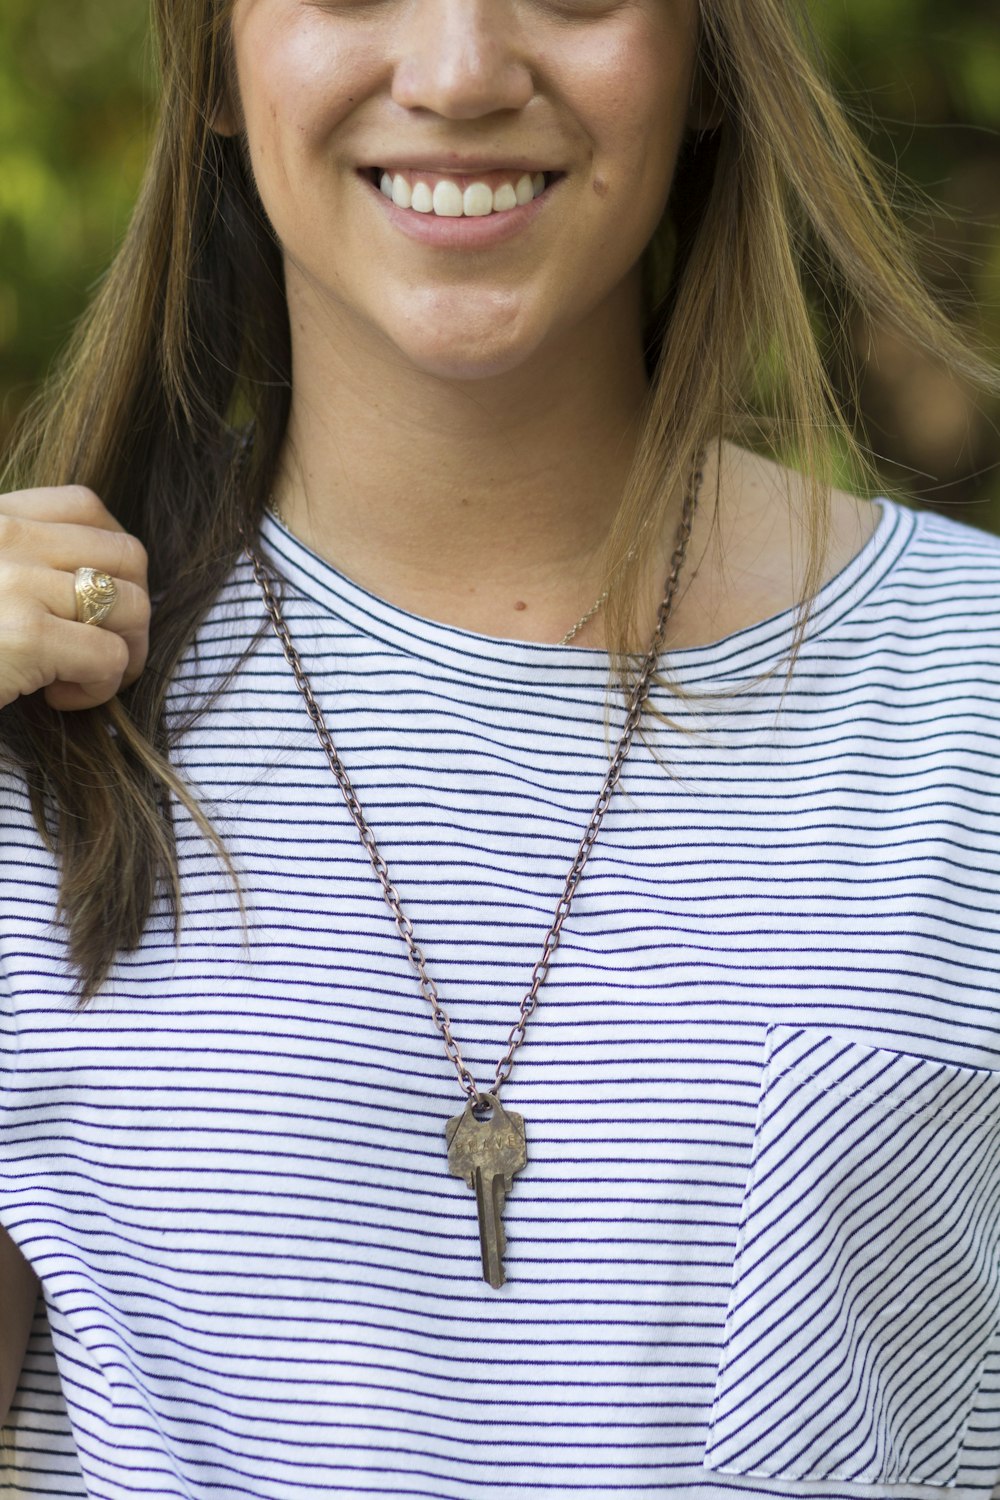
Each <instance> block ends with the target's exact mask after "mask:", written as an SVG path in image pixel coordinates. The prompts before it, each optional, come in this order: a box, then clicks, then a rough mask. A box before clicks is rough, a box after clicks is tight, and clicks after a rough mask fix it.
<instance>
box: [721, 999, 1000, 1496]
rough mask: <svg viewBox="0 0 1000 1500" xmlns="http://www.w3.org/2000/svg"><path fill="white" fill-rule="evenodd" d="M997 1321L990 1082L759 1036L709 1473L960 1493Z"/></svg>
mask: <svg viewBox="0 0 1000 1500" xmlns="http://www.w3.org/2000/svg"><path fill="white" fill-rule="evenodd" d="M998 1326H1000V1073H996V1072H992V1071H986V1070H978V1069H971V1068H959V1067H953V1066H950V1065H947V1064H943V1063H935V1062H929V1061H927V1060H926V1059H923V1058H918V1057H911V1056H908V1055H905V1054H901V1053H898V1052H887V1051H882V1050H880V1049H878V1048H873V1047H867V1046H864V1045H863V1044H861V1043H858V1042H853V1041H847V1040H845V1039H844V1038H842V1037H836V1036H830V1035H828V1034H827V1033H825V1032H823V1031H820V1030H817V1029H815V1028H812V1027H791V1026H773V1027H770V1028H769V1029H768V1034H767V1054H766V1066H765V1071H764V1079H763V1084H762V1088H761V1096H760V1105H759V1110H758V1116H757V1128H756V1133H755V1138H754V1145H753V1154H752V1159H751V1166H750V1174H749V1178H748V1182H747V1186H746V1191H745V1195H744V1200H743V1208H742V1213H741V1216H740V1224H739V1233H738V1239H737V1248H736V1256H735V1260H734V1263H733V1278H732V1289H731V1294H730V1301H729V1309H728V1313H727V1317H726V1327H725V1337H724V1344H723V1350H722V1356H721V1360H720V1366H719V1374H718V1382H717V1386H716V1393H715V1400H714V1404H713V1408H712V1417H711V1423H710V1429H709V1437H708V1443H707V1447H706V1451H705V1460H704V1461H705V1465H706V1467H707V1468H710V1469H715V1470H719V1471H721V1472H724V1473H729V1474H746V1475H757V1476H762V1477H768V1478H780V1479H788V1480H820V1481H822V1480H840V1481H848V1482H854V1483H858V1484H876V1483H882V1484H892V1483H905V1482H909V1483H921V1484H933V1485H945V1486H946V1485H954V1484H955V1483H956V1479H957V1476H958V1473H959V1470H960V1466H961V1460H962V1446H963V1439H964V1435H965V1430H966V1427H967V1425H968V1423H969V1419H970V1416H971V1414H972V1412H973V1410H974V1408H975V1405H976V1397H977V1392H978V1388H979V1384H980V1381H981V1379H982V1376H983V1371H984V1366H985V1363H986V1359H987V1355H988V1351H989V1346H990V1342H991V1338H992V1337H993V1335H994V1334H995V1331H996V1329H997V1327H998Z"/></svg>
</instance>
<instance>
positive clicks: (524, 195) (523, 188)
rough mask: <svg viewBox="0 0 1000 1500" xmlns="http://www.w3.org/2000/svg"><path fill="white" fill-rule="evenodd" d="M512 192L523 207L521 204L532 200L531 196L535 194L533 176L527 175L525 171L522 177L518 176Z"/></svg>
mask: <svg viewBox="0 0 1000 1500" xmlns="http://www.w3.org/2000/svg"><path fill="white" fill-rule="evenodd" d="M514 193H515V196H516V197H517V201H518V203H519V204H520V205H521V206H522V207H523V205H524V204H525V203H530V202H531V200H532V198H533V197H534V196H535V181H534V178H533V177H529V176H528V173H527V172H525V174H524V176H523V177H519V178H518V179H517V183H516V184H515V187H514Z"/></svg>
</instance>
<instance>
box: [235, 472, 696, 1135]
mask: <svg viewBox="0 0 1000 1500" xmlns="http://www.w3.org/2000/svg"><path fill="white" fill-rule="evenodd" d="M703 466H704V454H701V455H700V456H699V459H698V462H697V464H696V466H695V469H694V472H693V474H692V476H691V480H690V483H689V485H688V489H687V492H686V494H685V496H684V506H683V509H682V511H681V519H680V524H679V525H678V528H677V535H676V539H675V542H674V551H673V555H672V557H671V560H670V572H669V574H668V576H667V583H666V591H665V593H664V596H663V601H662V603H661V604H660V608H659V612H658V614H657V617H656V629H655V630H654V632H653V638H652V641H651V642H650V646H649V650H648V651H647V653H646V656H645V659H644V661H643V665H642V670H641V671H640V673H639V677H638V678H637V680H636V683H635V686H634V688H633V690H632V693H631V696H630V698H629V700H628V709H627V712H626V715H625V725H624V728H623V729H622V733H621V738H620V739H619V741H618V746H617V749H616V750H615V753H614V755H613V756H612V758H611V763H610V765H609V767H608V774H607V776H606V777H605V779H604V785H603V786H602V788H601V791H600V795H599V796H598V799H597V802H596V804H595V807H594V811H593V813H592V814H591V817H590V822H589V823H588V824H587V828H586V831H585V833H584V835H583V838H582V839H581V840H580V847H579V848H578V849H577V851H576V857H575V858H574V860H573V863H572V865H571V866H570V871H569V874H568V875H567V877H566V884H565V886H564V887H563V892H562V895H561V896H560V898H559V901H558V904H557V906H556V912H555V920H554V921H553V923H552V926H551V927H550V928H549V931H548V933H547V935H546V938H545V942H544V943H543V945H542V953H541V957H540V958H539V960H538V962H537V963H536V964H535V967H534V969H533V970H532V973H531V984H530V986H529V988H528V990H527V992H526V994H525V996H524V998H523V999H522V1001H521V1004H520V1007H519V1010H518V1019H517V1020H516V1022H515V1023H514V1025H513V1026H512V1027H511V1029H510V1033H509V1035H508V1037H507V1051H506V1052H505V1053H504V1055H503V1057H502V1058H501V1059H500V1061H499V1062H498V1063H497V1069H496V1079H495V1081H494V1083H493V1084H492V1085H491V1087H490V1092H491V1093H493V1094H499V1091H500V1089H501V1087H502V1086H503V1084H505V1083H506V1082H507V1080H508V1078H509V1077H510V1075H511V1071H512V1069H513V1066H514V1055H515V1053H516V1052H517V1049H518V1048H519V1047H520V1046H521V1044H522V1043H523V1041H524V1039H525V1035H526V1033H527V1026H528V1022H529V1020H530V1019H531V1017H532V1015H533V1014H534V1012H535V1009H536V1008H537V1005H538V992H539V990H540V989H541V987H542V985H543V984H544V982H545V979H546V977H547V975H548V972H549V968H550V966H551V964H552V959H553V957H554V955H555V951H556V949H557V948H558V946H559V938H560V935H561V933H562V929H563V926H564V924H565V922H566V919H567V917H568V916H569V913H570V908H571V907H572V904H573V898H574V896H575V895H576V889H577V886H578V885H579V884H580V880H581V879H582V877H583V872H584V869H585V867H586V864H587V860H588V859H589V858H590V851H591V850H592V849H593V847H594V844H595V843H596V841H597V835H598V834H599V833H600V831H601V824H602V823H603V821H604V814H605V813H606V812H607V810H608V807H609V806H610V803H611V799H612V797H613V796H614V794H615V790H616V788H617V786H618V782H619V780H620V779H621V773H622V767H623V766H624V764H625V759H626V757H627V755H628V753H629V750H630V749H631V748H632V741H633V739H634V738H635V733H636V730H637V729H638V727H639V723H640V721H641V719H642V715H643V712H644V710H645V706H646V699H647V697H648V695H649V687H650V683H651V681H652V679H653V674H654V672H655V671H656V667H657V663H658V661H659V657H660V649H661V647H662V645H663V637H664V633H665V631H666V628H667V622H668V620H669V619H670V612H671V610H672V608H673V604H674V597H675V595H676V593H677V585H678V581H679V579H680V575H681V569H682V568H683V566H684V559H685V557H686V555H687V548H688V543H689V541H690V540H691V526H692V523H693V521H694V513H695V509H696V507H697V504H698V496H699V494H700V491H701V484H702V471H703ZM244 550H245V552H246V555H247V557H248V559H249V561H250V565H251V567H252V568H253V574H254V578H255V579H256V580H257V584H258V587H259V588H260V591H261V594H262V595H263V598H264V607H265V609H266V610H267V613H268V615H269V617H270V620H271V624H272V626H273V628H274V633H275V635H276V636H277V638H278V640H279V641H280V643H281V648H282V650H283V651H284V654H285V660H286V661H287V662H288V665H289V666H290V667H291V669H292V672H293V673H294V676H295V683H296V686H297V687H298V690H299V692H300V693H301V695H302V698H303V700H304V701H305V705H306V711H307V712H308V714H309V718H310V721H311V723H312V726H313V728H314V730H315V731H316V737H317V739H318V740H319V743H320V745H321V746H322V749H323V752H324V754H325V755H326V758H327V760H328V761H329V763H330V770H331V771H332V772H333V774H334V777H335V779H336V781H337V785H338V786H339V787H340V790H341V792H342V793H343V797H344V801H345V802H346V803H347V809H348V812H349V813H350V814H351V817H352V818H353V819H354V823H355V826H356V827H357V830H358V833H359V835H360V837H361V842H362V844H363V846H364V849H365V852H366V853H367V855H368V858H369V860H370V861H371V866H372V869H373V870H374V871H375V874H376V876H377V877H378V881H379V884H380V885H381V887H382V894H383V895H384V897H385V900H386V904H387V906H388V907H389V910H390V912H391V913H392V918H393V921H394V922H395V925H396V930H397V932H398V933H399V935H400V937H401V938H402V939H403V942H404V943H405V945H406V951H407V954H408V956H409V960H410V963H411V964H412V966H413V968H414V970H415V972H416V975H417V979H418V981H419V985H420V992H421V994H422V995H423V997H424V999H425V1000H426V1001H427V1002H428V1004H429V1005H430V1007H431V1016H432V1018H433V1021H434V1024H435V1026H436V1027H437V1029H438V1031H439V1032H440V1033H441V1036H442V1037H443V1039H444V1050H445V1054H446V1055H447V1058H448V1061H449V1062H450V1063H451V1064H452V1066H453V1067H454V1069H455V1072H456V1074H457V1075H458V1082H459V1085H460V1087H461V1089H462V1092H463V1093H464V1094H466V1095H467V1096H468V1098H469V1099H471V1100H472V1102H473V1105H474V1106H478V1105H479V1104H480V1103H481V1097H480V1093H479V1089H478V1088H477V1086H476V1080H475V1079H474V1078H473V1076H472V1074H471V1073H470V1072H469V1069H468V1067H467V1066H466V1064H465V1061H464V1059H463V1057H462V1052H461V1048H460V1047H459V1045H458V1043H457V1042H456V1040H455V1038H454V1037H453V1036H452V1034H451V1021H450V1019H449V1017H448V1015H447V1013H446V1011H445V1009H444V1007H443V1006H442V1004H441V997H440V995H439V994H438V990H437V986H436V985H435V983H434V981H433V979H432V978H431V976H430V974H429V973H428V972H427V963H426V960H425V958H424V955H423V952H422V951H421V949H420V947H419V946H418V944H417V941H416V938H415V936H414V931H413V924H412V922H411V921H410V919H409V917H408V916H407V915H406V913H405V912H404V910H403V906H402V902H401V901H400V898H399V893H398V891H397V890H396V887H395V886H394V885H393V883H392V881H391V880H390V879H389V867H388V865H387V864H386V862H385V860H384V859H383V857H382V854H381V853H380V851H379V848H378V845H377V844H376V842H375V835H374V834H373V833H372V831H371V829H370V828H369V827H368V824H367V822H366V821H365V815H364V813H363V811H362V809H361V803H360V802H359V801H358V798H357V794H356V793H355V790H354V787H353V786H352V785H351V779H350V777H349V776H348V774H347V770H346V768H345V766H344V763H343V761H342V760H341V758H340V756H339V754H338V753H337V748H336V746H335V745H334V743H333V739H332V737H331V735H330V731H329V729H328V728H327V726H326V721H325V719H324V718H323V714H322V711H321V709H320V706H319V704H318V703H317V702H316V699H315V697H314V695H313V690H312V686H311V685H310V682H309V678H308V677H307V676H306V673H305V668H304V667H303V665H302V660H301V658H300V656H299V653H298V651H297V650H296V648H295V643H294V642H293V640H292V637H291V633H290V631H289V629H288V626H287V624H286V623H285V619H284V616H283V615H282V613H281V607H280V605H279V604H278V599H277V596H276V594H275V592H274V587H273V585H272V582H271V575H270V574H269V572H268V570H267V568H266V566H265V564H264V562H263V561H262V559H261V557H260V555H259V553H258V552H257V551H256V549H255V548H254V547H253V546H251V544H250V543H249V542H245V544H244ZM606 597H607V595H603V596H602V597H601V599H600V600H599V601H598V603H597V605H595V607H594V609H593V610H592V611H591V615H593V614H596V613H597V610H598V608H600V605H601V604H603V603H604V600H605V598H606ZM585 618H589V616H588V617H585ZM583 623H584V620H581V622H580V625H582V624H583ZM575 628H576V629H579V628H580V626H577V627H575ZM572 633H575V631H574V632H572Z"/></svg>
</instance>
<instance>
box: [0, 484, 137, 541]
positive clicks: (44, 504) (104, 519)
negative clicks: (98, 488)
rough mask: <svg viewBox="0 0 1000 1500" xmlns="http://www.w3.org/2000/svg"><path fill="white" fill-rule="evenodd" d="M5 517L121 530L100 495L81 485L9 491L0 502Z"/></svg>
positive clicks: (49, 486) (122, 528)
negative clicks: (10, 516)
mask: <svg viewBox="0 0 1000 1500" xmlns="http://www.w3.org/2000/svg"><path fill="white" fill-rule="evenodd" d="M0 510H2V511H3V512H4V514H8V515H12V516H19V517H21V518H22V519H24V520H26V521H56V522H60V523H64V524H67V525H72V526H96V527H98V528H99V529H100V530H102V531H123V530H124V527H123V526H122V524H121V522H120V521H117V520H116V519H115V517H114V516H113V515H112V514H111V512H110V511H109V510H108V508H107V506H106V505H105V504H104V502H103V500H102V499H101V498H100V496H99V495H96V494H95V493H94V491H93V490H92V489H88V488H87V486H86V485H84V484H59V485H47V486H45V487H43V488H40V489H32V490H11V491H10V492H9V493H8V494H5V495H4V496H3V497H2V499H0Z"/></svg>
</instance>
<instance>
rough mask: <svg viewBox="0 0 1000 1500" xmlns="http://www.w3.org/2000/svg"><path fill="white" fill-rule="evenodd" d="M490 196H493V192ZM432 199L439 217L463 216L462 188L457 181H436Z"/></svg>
mask: <svg viewBox="0 0 1000 1500" xmlns="http://www.w3.org/2000/svg"><path fill="white" fill-rule="evenodd" d="M490 196H491V197H492V196H493V195H492V193H491V194H490ZM431 201H432V202H433V204H434V212H435V213H436V214H437V215H438V217H439V218H441V219H460V218H461V217H462V207H463V205H462V189H461V188H460V187H459V185H458V183H457V182H438V183H436V184H435V186H434V196H433V198H432V200H431Z"/></svg>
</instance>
